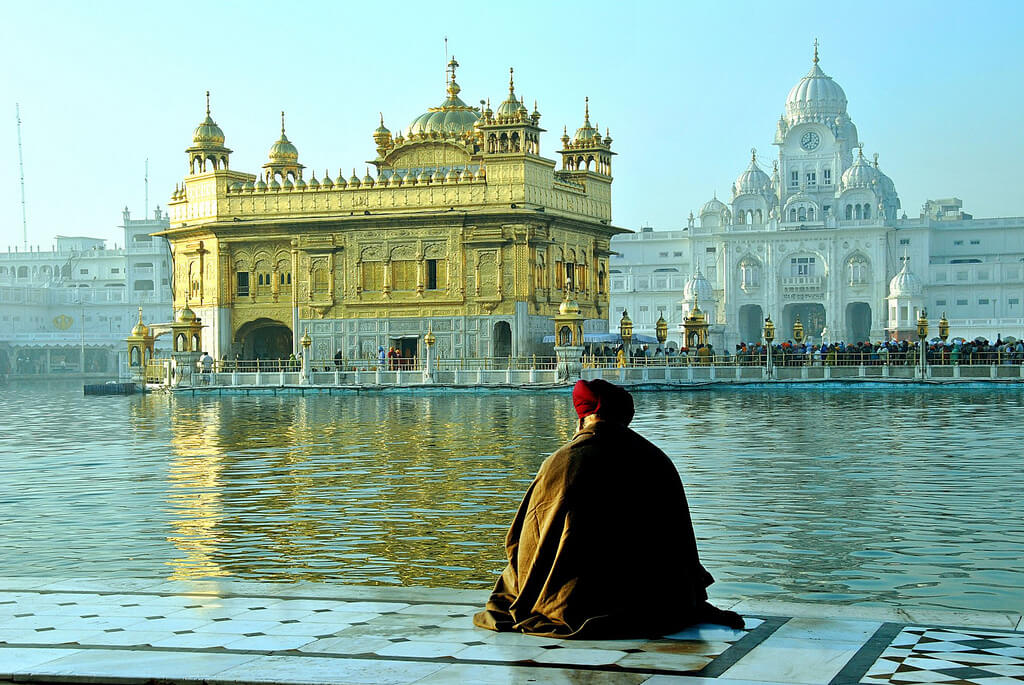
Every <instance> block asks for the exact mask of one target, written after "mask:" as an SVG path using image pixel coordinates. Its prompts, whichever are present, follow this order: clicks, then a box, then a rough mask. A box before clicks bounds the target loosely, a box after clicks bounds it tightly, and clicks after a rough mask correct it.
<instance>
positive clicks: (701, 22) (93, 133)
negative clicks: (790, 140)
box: [0, 0, 1024, 249]
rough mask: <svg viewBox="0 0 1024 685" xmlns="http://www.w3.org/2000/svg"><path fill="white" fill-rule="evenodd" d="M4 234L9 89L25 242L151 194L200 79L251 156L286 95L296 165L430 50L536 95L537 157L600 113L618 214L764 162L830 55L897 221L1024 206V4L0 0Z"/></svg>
mask: <svg viewBox="0 0 1024 685" xmlns="http://www.w3.org/2000/svg"><path fill="white" fill-rule="evenodd" d="M0 9H2V10H3V21H2V22H0V56H2V58H3V66H4V68H3V70H2V71H0V112H2V113H3V115H2V118H0V122H2V125H0V151H2V153H0V159H2V160H3V162H2V166H0V249H6V247H5V246H6V245H8V244H11V245H14V244H18V245H20V244H21V209H20V198H19V189H18V160H17V143H16V129H15V116H14V112H15V102H19V103H20V104H21V112H22V120H23V129H22V134H23V142H24V146H25V184H26V199H27V201H28V229H29V242H30V243H32V244H41V245H43V246H44V249H47V248H48V247H49V246H50V245H51V244H52V237H53V236H54V235H56V234H58V233H61V234H85V235H95V236H99V237H106V238H109V239H110V240H111V241H118V242H120V239H121V238H120V233H119V231H118V230H117V229H116V228H115V227H116V225H117V223H119V220H120V209H121V207H123V206H124V205H126V204H127V205H128V206H129V208H130V209H131V210H132V211H133V213H134V215H135V216H138V215H140V214H141V212H142V208H143V201H144V187H143V167H144V160H145V159H146V158H147V157H148V158H149V178H150V186H149V187H150V193H149V197H150V207H151V208H152V207H153V206H154V205H156V204H158V203H159V204H161V205H162V204H164V203H165V202H166V199H167V197H168V195H169V194H170V192H171V190H172V189H173V188H174V184H175V183H176V182H178V181H180V180H181V178H182V176H183V175H184V173H185V171H186V158H185V154H184V152H183V150H184V149H185V147H187V146H188V144H189V142H190V140H191V134H192V130H193V128H194V127H195V126H196V125H197V124H198V123H199V121H200V120H201V119H202V117H203V107H204V103H203V93H204V91H205V90H207V89H209V90H211V91H212V93H213V117H214V119H215V120H216V121H217V122H218V123H219V124H220V125H221V127H222V128H223V129H224V132H225V135H226V137H227V146H228V147H230V148H231V149H233V150H234V151H235V152H234V154H233V155H232V159H231V166H232V168H237V169H241V170H245V171H256V170H257V169H258V167H259V166H260V165H261V164H262V163H263V162H264V161H265V159H266V154H267V150H268V148H269V147H270V145H271V144H272V143H273V142H274V140H276V138H277V136H278V126H279V120H278V117H279V114H278V112H279V111H280V110H281V109H284V110H286V112H287V119H288V135H289V138H291V140H292V141H293V142H294V143H295V144H296V145H297V146H298V149H299V159H300V161H301V162H302V163H304V164H305V165H306V166H307V167H310V168H312V169H315V170H316V171H317V175H318V176H320V175H322V173H323V170H324V169H325V168H330V169H331V174H332V175H335V174H337V170H338V168H339V167H340V168H342V169H344V170H345V173H346V174H351V170H352V167H353V166H355V167H357V169H358V170H359V173H360V175H362V173H363V168H364V167H365V166H366V165H365V163H364V161H363V160H367V159H371V158H372V157H373V156H374V145H373V141H372V139H371V133H372V131H373V129H374V128H375V127H376V126H377V117H378V115H377V112H378V111H383V112H384V118H385V122H386V123H387V125H388V127H389V128H390V129H391V130H392V131H397V130H398V129H400V128H402V129H404V128H406V127H407V126H408V124H409V122H410V121H412V119H413V118H414V117H415V116H417V115H418V114H420V113H421V112H423V111H425V110H426V108H427V107H428V106H433V105H437V104H438V103H440V101H441V100H443V98H444V61H445V60H444V45H443V42H442V39H443V37H444V36H445V35H447V36H448V38H449V50H450V51H451V53H453V54H454V55H455V56H456V57H457V58H458V60H459V62H460V63H461V65H462V67H461V69H460V70H459V73H458V81H459V84H460V85H461V86H462V94H461V95H462V97H463V99H464V100H466V101H467V102H469V103H471V104H475V103H476V102H478V101H479V100H480V99H483V98H487V97H490V98H491V100H492V105H496V104H497V103H498V102H500V101H501V100H502V99H504V95H505V93H506V92H507V81H508V67H509V66H510V65H511V66H514V67H515V68H516V85H517V91H518V92H520V93H523V94H525V96H526V99H527V101H528V103H529V104H531V105H532V103H533V100H534V99H537V100H538V102H539V106H540V111H541V113H542V115H543V116H542V119H541V125H542V126H543V127H544V128H546V129H547V131H548V133H547V134H546V135H545V136H544V137H543V138H542V143H541V145H542V152H543V153H544V154H545V155H546V156H548V157H552V158H556V157H557V155H556V154H555V153H556V151H557V149H558V145H559V141H558V137H559V136H560V135H561V131H562V126H563V125H568V127H569V131H570V133H572V131H573V130H574V129H575V128H576V127H578V126H579V125H580V124H581V123H582V117H583V97H584V95H589V96H590V100H591V119H592V121H594V122H596V123H598V124H599V125H600V126H601V127H602V129H603V128H605V127H608V128H610V129H611V134H612V137H613V138H614V140H615V142H614V144H613V149H614V150H615V151H616V152H618V153H619V156H618V157H616V158H615V161H614V167H613V170H614V175H615V183H614V185H613V191H612V192H613V195H612V198H613V213H614V221H615V223H616V224H618V225H620V226H624V227H627V228H634V229H635V228H637V227H639V226H640V225H642V224H645V223H649V224H650V225H653V226H654V227H655V228H658V229H669V228H678V227H680V226H683V225H685V222H686V215H687V214H688V213H689V212H690V210H696V209H697V208H698V207H699V206H700V205H701V204H702V203H703V202H705V201H706V200H707V199H709V198H710V197H711V194H712V192H713V191H717V192H718V195H719V197H723V198H727V197H728V194H729V187H730V184H731V183H732V182H733V181H734V180H735V178H736V176H737V175H738V174H739V173H740V172H741V171H742V170H743V169H744V168H745V167H746V164H747V161H748V160H749V157H750V148H751V147H752V146H755V147H757V148H758V150H759V151H760V154H761V156H762V160H763V162H764V167H765V168H766V169H770V166H771V161H770V160H771V158H772V157H774V156H775V155H776V148H775V147H774V146H773V145H771V141H772V137H773V135H774V131H775V122H776V121H777V119H778V117H779V114H781V113H782V110H783V105H784V103H785V98H786V94H787V93H788V92H789V89H790V88H791V87H792V86H793V84H795V83H796V82H797V81H798V80H799V79H800V77H802V76H803V75H804V74H805V73H806V72H807V70H808V69H809V68H810V64H811V51H812V42H813V40H814V38H816V37H817V38H818V39H819V41H820V42H821V67H822V68H823V69H824V71H825V72H826V73H827V74H829V75H830V76H832V77H833V78H834V79H836V81H837V82H838V83H839V84H840V85H841V86H842V87H843V89H844V90H845V91H846V95H847V98H848V100H849V112H850V116H851V117H852V118H853V121H854V123H855V124H856V125H857V127H858V129H859V132H860V136H861V139H862V140H863V141H864V142H865V153H868V154H870V153H874V152H878V153H879V154H880V158H879V162H880V165H881V168H882V169H883V170H884V171H885V172H886V173H887V174H888V175H889V176H890V177H892V179H893V180H894V181H895V183H896V189H897V191H898V192H899V194H900V198H901V199H902V202H903V208H904V210H905V211H906V212H907V214H908V215H909V216H916V215H917V214H918V211H919V208H920V206H921V204H922V203H923V202H924V201H925V200H926V199H928V198H935V197H947V196H950V195H955V196H958V197H960V198H962V199H963V201H964V205H965V209H966V210H967V211H970V212H973V213H974V215H975V216H1022V215H1024V197H1022V194H1021V190H1020V188H1021V180H1020V169H1021V165H1022V161H1024V134H1022V124H1024V95H1022V88H1021V85H1020V84H1021V83H1024V53H1022V50H1021V47H1020V42H1019V38H1018V37H1019V34H1020V33H1021V31H1022V29H1024V3H1021V2H1018V1H1012V2H979V3H965V2H903V1H897V2H893V1H892V0H889V1H887V2H869V1H865V2H859V3H857V2H851V3H834V2H823V3H806V2H804V3H786V2H772V3H760V2H742V1H733V2H722V3H719V2H714V3H712V2H700V3H684V2H644V1H638V2H585V3H576V2H572V3H570V2H562V3H549V2H532V1H517V2H511V3H496V2H482V1H481V0H473V1H471V2H464V3H463V2H456V1H454V0H449V1H448V2H444V3H423V2H415V3H406V2H388V3H381V2H374V3H369V2H368V3H358V4H357V3H351V2H329V3H319V2H306V3H282V2H273V3H270V2H216V1H213V0H208V1H206V2H196V3H194V2H188V1H185V0H181V1H176V2H173V3H170V2H165V3H140V2H131V3H118V2H103V1H96V2H63V3H61V2H16V1H14V0H4V1H3V2H2V3H0Z"/></svg>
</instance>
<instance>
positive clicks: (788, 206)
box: [775, 41, 858, 224]
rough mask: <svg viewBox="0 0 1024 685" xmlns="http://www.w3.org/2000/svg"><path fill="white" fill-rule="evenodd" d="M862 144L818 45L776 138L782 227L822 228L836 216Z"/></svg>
mask: <svg viewBox="0 0 1024 685" xmlns="http://www.w3.org/2000/svg"><path fill="white" fill-rule="evenodd" d="M857 144H858V140H857V128H856V127H855V126H854V125H853V122H852V121H851V120H850V116H849V114H848V113H847V111H846V94H845V93H844V92H843V89H842V88H841V87H840V86H839V84H838V83H836V82H835V81H833V80H832V78H831V77H830V76H828V75H826V74H825V72H824V71H822V70H821V67H820V66H819V65H818V43H817V41H815V42H814V60H813V63H812V64H811V70H810V71H809V72H808V73H807V75H806V76H804V77H803V78H802V79H800V81H799V83H797V84H796V85H795V86H793V88H792V90H790V91H789V96H788V97H787V98H786V111H785V113H784V114H783V115H782V116H781V117H780V118H779V123H778V127H777V129H776V133H775V145H777V146H778V147H779V181H778V183H779V187H778V193H779V209H780V212H779V219H780V221H781V222H782V223H783V224H787V223H789V224H792V223H796V224H803V223H818V222H821V221H823V220H825V219H826V217H828V216H835V215H836V213H837V206H836V204H835V196H836V188H837V186H838V184H839V179H840V178H841V176H842V173H843V171H844V170H845V169H846V168H847V167H849V166H850V165H851V164H852V162H853V152H852V151H853V149H854V148H855V147H856V146H857Z"/></svg>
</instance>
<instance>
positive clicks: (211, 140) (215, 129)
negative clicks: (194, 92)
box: [192, 91, 224, 147]
mask: <svg viewBox="0 0 1024 685" xmlns="http://www.w3.org/2000/svg"><path fill="white" fill-rule="evenodd" d="M192 145H194V146H196V147H222V146H223V145H224V131H223V130H221V127H220V126H218V125H217V122H216V121H214V120H213V117H211V116H210V91H206V118H205V119H203V121H202V123H200V124H199V125H198V126H196V130H195V131H193V132H192Z"/></svg>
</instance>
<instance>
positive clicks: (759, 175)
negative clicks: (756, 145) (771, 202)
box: [732, 153, 772, 195]
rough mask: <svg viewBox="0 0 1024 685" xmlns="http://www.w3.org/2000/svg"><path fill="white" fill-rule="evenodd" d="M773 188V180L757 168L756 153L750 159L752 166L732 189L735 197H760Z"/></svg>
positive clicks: (740, 176)
mask: <svg viewBox="0 0 1024 685" xmlns="http://www.w3.org/2000/svg"><path fill="white" fill-rule="evenodd" d="M771 186H772V179H771V178H769V177H768V174H766V173H765V172H763V171H762V170H761V167H759V166H757V154H756V153H754V154H752V155H751V158H750V166H748V167H747V170H746V171H744V172H743V173H742V174H740V175H739V177H738V178H737V179H736V183H734V184H733V187H732V189H733V194H734V195H760V194H761V193H764V192H769V191H771Z"/></svg>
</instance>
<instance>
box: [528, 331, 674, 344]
mask: <svg viewBox="0 0 1024 685" xmlns="http://www.w3.org/2000/svg"><path fill="white" fill-rule="evenodd" d="M632 341H633V342H634V343H641V344H646V345H657V344H658V339H657V338H652V337H651V336H649V335H639V334H637V335H634V336H633V340H632ZM541 342H545V343H553V342H555V336H554V335H545V336H544V338H543V339H542V340H541ZM583 342H584V343H612V344H615V345H621V344H622V336H621V335H619V334H618V333H584V334H583Z"/></svg>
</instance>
